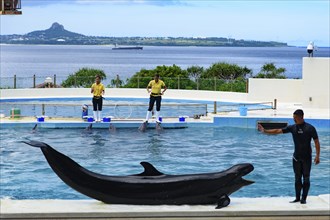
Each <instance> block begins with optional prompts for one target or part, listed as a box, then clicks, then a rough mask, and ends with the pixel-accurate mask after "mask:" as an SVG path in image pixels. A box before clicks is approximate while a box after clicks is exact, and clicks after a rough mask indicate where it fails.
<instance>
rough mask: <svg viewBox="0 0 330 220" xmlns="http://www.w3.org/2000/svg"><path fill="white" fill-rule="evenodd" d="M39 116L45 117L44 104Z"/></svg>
mask: <svg viewBox="0 0 330 220" xmlns="http://www.w3.org/2000/svg"><path fill="white" fill-rule="evenodd" d="M41 115H42V116H44V115H45V104H42V105H41Z"/></svg>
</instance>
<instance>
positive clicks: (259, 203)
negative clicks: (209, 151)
mask: <svg viewBox="0 0 330 220" xmlns="http://www.w3.org/2000/svg"><path fill="white" fill-rule="evenodd" d="M291 200H292V198H289V197H275V198H231V204H230V205H229V206H228V207H225V208H222V209H215V205H195V206H188V205H181V206H170V205H160V206H137V205H109V204H104V203H101V202H99V201H96V200H10V199H2V200H0V207H1V208H0V211H1V214H0V217H1V219H163V220H165V219H169V220H174V219H175V220H178V219H180V220H181V219H182V220H183V219H201V220H202V219H207V220H210V219H235V220H237V219H251V220H252V219H253V220H258V219H260V220H261V219H263V220H265V219H286V220H287V219H299V220H304V219H308V220H310V219H313V220H321V219H322V220H329V218H330V211H329V208H330V203H329V201H330V194H327V195H320V196H310V197H308V200H307V204H304V205H302V204H300V203H289V201H291Z"/></svg>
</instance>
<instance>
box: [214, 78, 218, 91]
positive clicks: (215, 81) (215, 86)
mask: <svg viewBox="0 0 330 220" xmlns="http://www.w3.org/2000/svg"><path fill="white" fill-rule="evenodd" d="M214 91H217V77H214Z"/></svg>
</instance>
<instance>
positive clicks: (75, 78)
mask: <svg viewBox="0 0 330 220" xmlns="http://www.w3.org/2000/svg"><path fill="white" fill-rule="evenodd" d="M74 87H75V88H77V76H76V75H74Z"/></svg>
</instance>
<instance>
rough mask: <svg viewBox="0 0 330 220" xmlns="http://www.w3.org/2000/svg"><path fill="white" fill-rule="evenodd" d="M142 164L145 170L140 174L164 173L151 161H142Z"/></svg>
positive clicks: (155, 174) (159, 174)
mask: <svg viewBox="0 0 330 220" xmlns="http://www.w3.org/2000/svg"><path fill="white" fill-rule="evenodd" d="M140 164H141V165H142V166H143V168H144V171H143V172H142V173H140V174H138V176H161V175H164V174H163V173H162V172H159V171H158V170H157V169H156V168H155V167H154V166H153V165H152V164H151V163H148V162H141V163H140Z"/></svg>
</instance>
